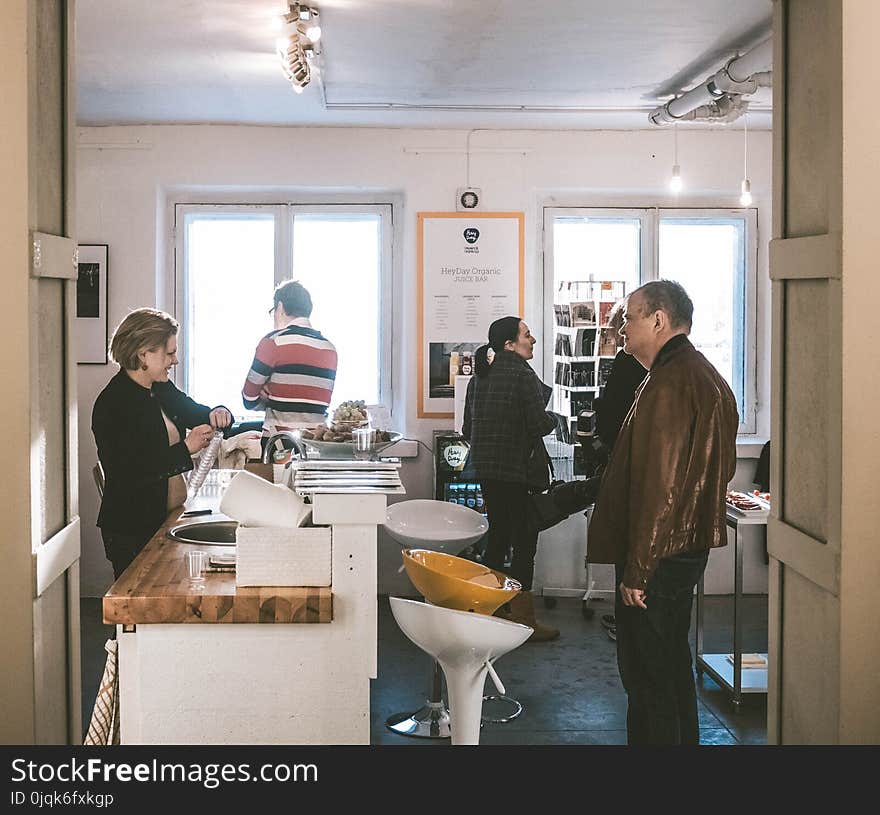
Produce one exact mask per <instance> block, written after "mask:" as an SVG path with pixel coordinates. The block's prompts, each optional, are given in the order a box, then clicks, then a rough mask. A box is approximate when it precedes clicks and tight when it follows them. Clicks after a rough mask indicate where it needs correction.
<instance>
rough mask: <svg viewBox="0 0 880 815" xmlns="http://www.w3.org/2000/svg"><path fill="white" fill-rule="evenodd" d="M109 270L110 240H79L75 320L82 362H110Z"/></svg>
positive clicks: (78, 355) (100, 363)
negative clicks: (83, 241) (90, 241)
mask: <svg viewBox="0 0 880 815" xmlns="http://www.w3.org/2000/svg"><path fill="white" fill-rule="evenodd" d="M107 274H108V268H107V244H106V243H86V244H80V245H79V248H78V259H77V278H76V319H75V320H74V323H75V329H74V331H75V335H76V349H77V351H76V354H77V356H76V361H77V364H80V365H106V364H107V344H108V339H109V338H108V334H109V319H108V314H107V283H108V280H107Z"/></svg>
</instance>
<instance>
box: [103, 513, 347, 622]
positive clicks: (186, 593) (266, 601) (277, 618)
mask: <svg viewBox="0 0 880 815" xmlns="http://www.w3.org/2000/svg"><path fill="white" fill-rule="evenodd" d="M181 512H183V508H178V509H176V510H173V511H172V512H171V514H170V515H169V516H168V518H167V519H166V521H165V523H164V524H163V525H162V527H161V528H160V529H159V530H158V531H157V532H156V534H155V535H153V537H152V538H151V539H150V541H149V542H148V543H147V545H146V546H145V547H144V549H143V551H142V552H141V553H140V554H139V555H138V556H137V557H136V558H135V560H134V562H133V563H132V564H131V566H129V567H128V568H127V569H126V570H125V572H124V573H123V574H122V576H121V577H120V578H119V579H118V580H117V581H116V582H115V583H114V584H113V585H112V586H111V587H110V589H109V590H108V591H107V593H106V594H105V595H104V603H103V606H104V622H105V623H108V624H109V623H122V624H125V625H135V624H149V623H154V624H155V623H329V622H332V620H333V593H332V589H331V588H330V587H323V588H312V587H300V586H254V587H245V586H236V585H235V573H234V572H208V573H207V574H205V587H204V589H203V590H200V591H194V590H192V589H191V588H190V585H189V578H188V577H187V573H186V552H187V551H192V550H193V549H195V548H196V547H195V546H194V545H192V544H185V543H178V542H177V541H174V540H171V538H168V537H166V534H165V533H166V532H167V530H168V529H170V528H171V527H172V526H173V525H174V524H175V523H176V522H177V520H178V519H179V518H180V514H181ZM214 518H216V516H214ZM199 520H204V519H203V518H194V519H193V521H199ZM198 548H200V549H202V550H204V551H205V552H207V553H208V554H209V556H210V555H212V554H227V555H228V554H229V553H230V552H232V551H233V549H232V548H231V547H229V546H209V545H200V546H199V547H198Z"/></svg>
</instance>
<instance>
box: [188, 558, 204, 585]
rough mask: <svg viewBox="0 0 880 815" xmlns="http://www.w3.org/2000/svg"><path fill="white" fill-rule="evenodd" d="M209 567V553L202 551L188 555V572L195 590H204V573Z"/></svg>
mask: <svg viewBox="0 0 880 815" xmlns="http://www.w3.org/2000/svg"><path fill="white" fill-rule="evenodd" d="M207 567H208V553H207V552H203V551H201V550H200V549H199V550H196V551H194V552H187V553H186V571H187V574H188V575H189V582H190V585H191V586H192V587H193V588H204V585H205V575H204V571H205V569H206V568H207Z"/></svg>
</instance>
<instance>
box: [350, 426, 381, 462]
mask: <svg viewBox="0 0 880 815" xmlns="http://www.w3.org/2000/svg"><path fill="white" fill-rule="evenodd" d="M351 441H352V444H353V446H354V455H355V458H369V457H370V456H371V455H372V453H373V445H374V444H375V442H376V431H375V430H374V429H373V428H372V427H356V428H355V429H354V430H352V431H351Z"/></svg>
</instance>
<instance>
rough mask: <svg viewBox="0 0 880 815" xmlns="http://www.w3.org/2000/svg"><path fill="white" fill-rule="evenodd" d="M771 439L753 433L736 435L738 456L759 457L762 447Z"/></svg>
mask: <svg viewBox="0 0 880 815" xmlns="http://www.w3.org/2000/svg"><path fill="white" fill-rule="evenodd" d="M768 441H770V440H769V439H768V438H767V437H766V436H756V435H755V434H753V433H750V434H744V435H742V436H737V437H736V457H737V458H758V456H760V455H761V448H762V447H763V446H764V445H765V444H766V443H767V442H768Z"/></svg>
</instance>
